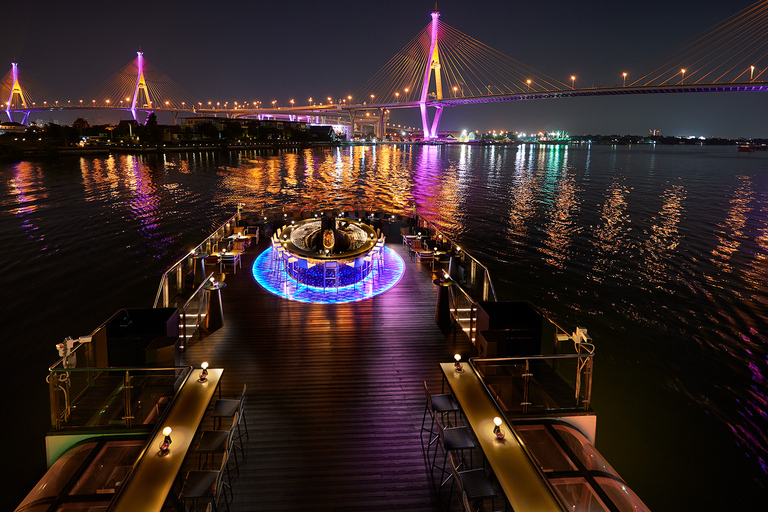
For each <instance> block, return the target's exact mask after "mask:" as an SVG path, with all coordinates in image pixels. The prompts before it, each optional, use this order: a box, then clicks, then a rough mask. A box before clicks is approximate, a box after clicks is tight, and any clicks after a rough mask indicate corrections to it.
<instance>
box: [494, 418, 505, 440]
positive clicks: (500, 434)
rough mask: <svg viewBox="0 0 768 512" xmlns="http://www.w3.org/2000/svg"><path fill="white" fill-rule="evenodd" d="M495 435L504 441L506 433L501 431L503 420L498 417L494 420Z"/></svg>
mask: <svg viewBox="0 0 768 512" xmlns="http://www.w3.org/2000/svg"><path fill="white" fill-rule="evenodd" d="M493 425H494V427H493V433H494V434H496V439H504V431H502V430H501V418H499V417H498V416H496V417H495V418H493Z"/></svg>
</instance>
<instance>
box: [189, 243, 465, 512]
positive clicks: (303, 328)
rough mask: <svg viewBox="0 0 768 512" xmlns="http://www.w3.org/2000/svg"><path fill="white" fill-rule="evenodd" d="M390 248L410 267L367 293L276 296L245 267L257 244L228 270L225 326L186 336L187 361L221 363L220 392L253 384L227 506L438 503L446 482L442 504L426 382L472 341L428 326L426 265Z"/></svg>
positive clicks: (343, 507) (412, 506) (429, 506)
mask: <svg viewBox="0 0 768 512" xmlns="http://www.w3.org/2000/svg"><path fill="white" fill-rule="evenodd" d="M388 245H389V246H390V247H392V248H394V249H396V250H397V251H398V252H399V253H400V254H401V256H402V257H403V259H404V260H405V261H406V272H405V275H404V277H403V279H402V281H401V282H400V283H399V284H398V285H397V286H396V287H395V288H393V289H392V290H390V291H388V292H386V293H384V294H382V295H379V296H376V297H374V298H373V299H370V300H367V301H364V302H358V303H351V304H339V305H323V304H304V303H298V302H292V301H289V300H285V299H282V298H278V297H276V296H274V295H271V294H270V293H268V292H266V291H265V290H263V289H261V287H260V286H259V285H258V284H257V283H256V282H255V281H254V279H253V277H252V275H251V273H250V268H251V265H252V263H253V260H254V258H255V256H256V255H257V253H258V252H260V251H261V250H263V249H265V248H266V244H264V243H262V244H260V245H259V246H257V247H252V248H251V249H250V250H249V252H247V253H246V257H245V259H244V261H243V268H242V270H238V273H237V275H236V276H233V275H231V274H227V277H226V283H227V285H228V286H227V288H226V289H224V290H223V291H222V298H223V304H224V306H223V307H224V327H222V328H221V329H219V330H217V331H215V332H213V333H210V334H209V335H207V336H205V337H204V338H202V339H201V340H199V341H196V342H193V343H190V344H189V345H188V347H187V350H186V352H185V354H184V356H183V362H184V364H192V365H194V366H199V364H200V363H201V362H202V361H208V362H209V364H210V365H211V367H222V368H224V369H225V374H224V381H223V384H222V386H223V394H224V395H229V396H233V397H234V396H236V395H238V394H239V393H240V390H241V389H242V385H243V383H247V384H248V396H247V400H246V412H245V414H246V419H247V422H248V427H249V431H250V441H249V442H248V443H247V447H246V450H247V460H246V463H245V464H244V465H241V471H240V475H239V476H238V477H237V478H236V479H235V481H234V485H233V487H234V496H235V501H234V504H233V506H232V510H233V511H250V510H269V511H280V510H289V511H296V510H312V511H322V510H329V511H330V510H333V511H361V510H366V511H375V510H401V511H433V510H445V507H446V501H445V500H446V498H447V491H446V490H445V489H444V490H443V493H442V502H440V501H439V499H438V496H437V495H436V492H435V489H434V485H433V483H432V479H431V477H430V474H429V471H428V469H427V464H426V463H425V460H424V455H423V451H422V445H421V441H420V436H419V433H420V426H421V420H422V414H423V411H424V402H425V399H424V392H423V384H422V381H424V380H426V381H427V382H428V384H429V385H430V388H432V389H433V391H439V389H440V375H441V374H440V370H439V368H438V362H441V361H451V360H452V356H453V354H454V353H456V352H459V353H461V354H463V355H464V358H465V359H466V358H468V357H469V356H471V355H474V348H473V347H472V345H471V344H470V342H469V340H468V339H467V337H466V336H465V335H464V334H463V333H462V332H460V331H458V330H455V329H449V330H447V331H442V330H441V329H440V328H439V327H438V326H437V325H436V324H435V302H436V286H434V285H433V284H432V282H431V280H430V279H429V277H430V272H429V271H428V270H427V271H425V272H423V271H421V269H420V266H419V265H417V264H415V263H413V262H412V261H411V260H410V259H409V258H408V256H407V255H406V254H405V253H403V252H402V249H401V248H400V246H399V244H396V243H395V244H391V243H390V244H388ZM454 509H456V502H455V501H454Z"/></svg>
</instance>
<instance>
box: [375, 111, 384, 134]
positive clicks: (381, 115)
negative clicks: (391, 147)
mask: <svg viewBox="0 0 768 512" xmlns="http://www.w3.org/2000/svg"><path fill="white" fill-rule="evenodd" d="M376 132H377V133H376V137H378V138H379V139H385V138H386V137H387V123H386V119H384V109H383V108H379V122H378V123H377V125H376Z"/></svg>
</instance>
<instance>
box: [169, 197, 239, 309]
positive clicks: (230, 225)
mask: <svg viewBox="0 0 768 512" xmlns="http://www.w3.org/2000/svg"><path fill="white" fill-rule="evenodd" d="M239 219H240V209H239V208H238V211H237V213H236V214H234V215H233V216H232V217H230V218H229V219H227V221H226V222H224V224H222V225H221V226H219V227H218V228H217V229H216V230H215V231H214V232H213V233H211V234H210V235H208V238H206V239H205V240H203V241H202V242H201V243H200V244H199V245H198V246H197V247H195V248H194V249H192V250H191V251H190V252H189V253H187V254H186V255H185V256H184V257H183V258H181V259H180V260H179V261H177V262H176V263H174V264H173V265H171V267H170V268H169V269H168V270H166V271H165V273H164V274H163V276H162V277H161V278H160V286H159V287H158V289H157V295H155V305H154V307H156V308H167V307H169V306H170V305H171V304H172V303H173V301H174V299H175V298H177V297H180V296H184V295H185V294H186V293H187V292H190V291H193V290H194V289H195V288H196V287H197V286H198V285H199V284H200V281H202V267H200V268H197V269H196V268H195V265H201V263H200V262H199V259H198V257H197V256H198V255H199V254H211V253H214V252H216V251H218V244H219V242H220V241H221V240H222V239H223V238H225V237H228V236H229V235H231V234H232V233H234V228H235V226H236V225H237V221H238V220H239ZM195 272H200V273H201V277H200V278H199V279H198V280H196V281H195V280H193V282H192V283H191V284H189V279H188V277H189V276H190V275H195Z"/></svg>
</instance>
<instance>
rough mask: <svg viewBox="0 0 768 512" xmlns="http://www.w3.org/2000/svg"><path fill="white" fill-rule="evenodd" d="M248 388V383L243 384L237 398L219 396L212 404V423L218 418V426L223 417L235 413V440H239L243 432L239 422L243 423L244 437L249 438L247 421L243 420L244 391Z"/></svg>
mask: <svg viewBox="0 0 768 512" xmlns="http://www.w3.org/2000/svg"><path fill="white" fill-rule="evenodd" d="M247 390H248V384H243V392H242V393H241V394H240V397H239V398H237V399H231V398H219V399H218V400H216V402H214V404H213V411H212V412H211V418H212V419H213V421H214V423H215V422H216V420H219V427H221V420H222V419H224V418H232V417H234V416H235V414H237V418H238V420H237V440H238V441H239V440H240V439H242V437H243V433H242V432H241V431H240V424H241V423H242V424H243V427H244V428H245V438H246V439H250V437H249V436H248V423H246V421H245V411H244V406H245V393H246V391H247Z"/></svg>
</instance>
